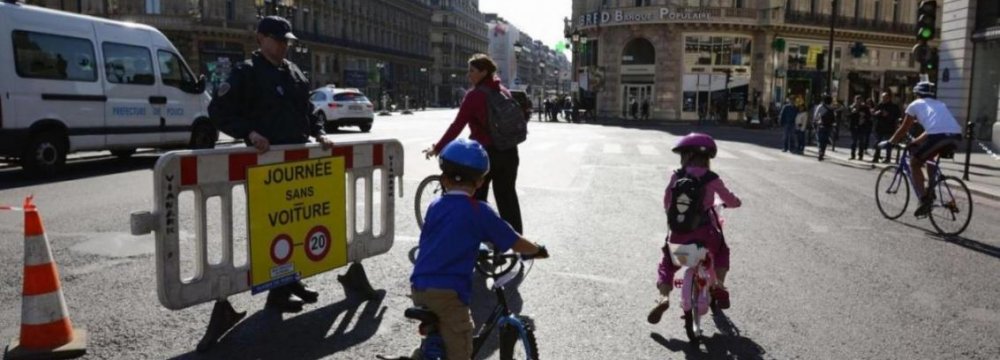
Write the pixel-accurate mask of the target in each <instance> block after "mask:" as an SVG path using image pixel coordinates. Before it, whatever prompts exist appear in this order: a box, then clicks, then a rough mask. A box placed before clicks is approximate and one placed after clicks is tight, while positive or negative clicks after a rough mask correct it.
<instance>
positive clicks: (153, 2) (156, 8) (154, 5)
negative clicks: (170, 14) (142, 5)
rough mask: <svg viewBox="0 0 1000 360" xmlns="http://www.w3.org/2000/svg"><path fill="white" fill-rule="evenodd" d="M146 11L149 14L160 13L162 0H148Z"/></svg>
mask: <svg viewBox="0 0 1000 360" xmlns="http://www.w3.org/2000/svg"><path fill="white" fill-rule="evenodd" d="M146 13H147V14H159V13H160V0H146Z"/></svg>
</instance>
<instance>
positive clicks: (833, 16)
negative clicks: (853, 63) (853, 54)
mask: <svg viewBox="0 0 1000 360" xmlns="http://www.w3.org/2000/svg"><path fill="white" fill-rule="evenodd" d="M832 2H833V3H832V7H831V8H830V47H829V48H828V49H827V51H829V52H830V53H829V54H827V61H826V66H827V68H826V93H827V95H830V96H834V95H833V32H834V29H835V26H836V24H837V0H832Z"/></svg>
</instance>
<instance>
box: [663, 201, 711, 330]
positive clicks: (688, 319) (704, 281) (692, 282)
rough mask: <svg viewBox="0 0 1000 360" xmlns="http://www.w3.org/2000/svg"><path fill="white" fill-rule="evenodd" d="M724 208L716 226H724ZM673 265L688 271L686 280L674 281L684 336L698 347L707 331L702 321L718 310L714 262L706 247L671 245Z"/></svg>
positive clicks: (683, 278) (701, 245) (685, 276)
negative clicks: (706, 315)
mask: <svg viewBox="0 0 1000 360" xmlns="http://www.w3.org/2000/svg"><path fill="white" fill-rule="evenodd" d="M720 208H722V204H717V205H716V206H715V209H714V211H713V214H714V216H715V218H716V221H717V224H719V226H720V233H721V226H722V218H721V217H719V215H718V211H719V209H720ZM667 246H668V247H669V249H670V261H672V262H673V263H674V265H677V266H681V267H685V268H687V269H685V270H684V276H683V277H682V278H680V279H675V280H674V287H675V288H680V289H681V309H682V310H683V311H684V316H683V319H684V332H685V333H687V337H688V341H689V342H690V344H691V346H695V347H697V346H698V344H699V343H700V342H701V339H702V337H703V332H704V329H702V326H701V319H702V318H703V317H704V316H705V314H707V313H708V310H709V308H710V307H711V308H712V312H713V313H714V312H717V311H718V309H717V308H716V307H715V304H714V303H713V302H712V291H711V287H712V286H713V285H714V284H715V281H716V275H715V265H714V260H715V259H714V258H713V257H712V254H711V252H709V250H708V248H707V247H705V244H704V243H703V242H702V241H701V240H698V241H695V242H693V243H690V244H670V243H668V244H667Z"/></svg>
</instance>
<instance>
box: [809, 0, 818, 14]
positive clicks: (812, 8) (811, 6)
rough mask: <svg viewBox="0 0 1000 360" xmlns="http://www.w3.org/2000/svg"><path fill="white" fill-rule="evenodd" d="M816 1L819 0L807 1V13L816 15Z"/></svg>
mask: <svg viewBox="0 0 1000 360" xmlns="http://www.w3.org/2000/svg"><path fill="white" fill-rule="evenodd" d="M817 1H819V0H810V1H809V13H811V14H816V8H817V7H818V6H816V5H817V4H816V2H817Z"/></svg>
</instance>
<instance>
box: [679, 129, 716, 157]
mask: <svg viewBox="0 0 1000 360" xmlns="http://www.w3.org/2000/svg"><path fill="white" fill-rule="evenodd" d="M673 151H674V152H675V153H678V154H679V153H682V152H695V153H701V154H705V155H708V158H709V159H712V158H715V153H716V152H717V151H718V150H717V149H716V147H715V140H713V139H712V136H711V135H708V134H702V133H695V132H693V133H690V134H687V135H684V137H682V138H681V139H680V140H679V141H677V145H675V146H674V149H673Z"/></svg>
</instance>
